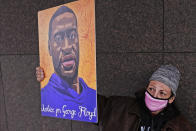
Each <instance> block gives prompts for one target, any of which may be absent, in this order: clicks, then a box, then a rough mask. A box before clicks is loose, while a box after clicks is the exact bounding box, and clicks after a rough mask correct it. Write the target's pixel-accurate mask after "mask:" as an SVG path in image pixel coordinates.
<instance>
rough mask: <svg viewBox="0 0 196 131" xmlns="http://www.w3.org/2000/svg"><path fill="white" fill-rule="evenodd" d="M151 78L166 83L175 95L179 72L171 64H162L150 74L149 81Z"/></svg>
mask: <svg viewBox="0 0 196 131" xmlns="http://www.w3.org/2000/svg"><path fill="white" fill-rule="evenodd" d="M151 80H155V81H159V82H161V83H163V84H165V85H167V86H168V87H169V88H171V90H172V92H173V94H174V95H175V96H176V91H177V89H178V85H179V80H180V72H179V70H178V69H177V68H176V67H174V66H172V65H162V66H161V67H159V68H158V69H157V70H156V71H155V72H154V73H153V74H152V76H151V78H150V81H151Z"/></svg>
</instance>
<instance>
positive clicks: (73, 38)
mask: <svg viewBox="0 0 196 131" xmlns="http://www.w3.org/2000/svg"><path fill="white" fill-rule="evenodd" d="M76 37H77V33H76V32H75V31H72V32H71V33H70V35H69V39H70V40H75V39H76Z"/></svg>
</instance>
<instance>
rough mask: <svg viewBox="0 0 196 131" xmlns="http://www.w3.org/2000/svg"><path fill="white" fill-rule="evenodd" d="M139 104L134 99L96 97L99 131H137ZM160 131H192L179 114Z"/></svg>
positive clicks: (139, 120)
mask: <svg viewBox="0 0 196 131" xmlns="http://www.w3.org/2000/svg"><path fill="white" fill-rule="evenodd" d="M141 114H142V113H141V104H140V103H139V102H138V100H137V99H136V98H133V97H125V96H112V97H109V98H106V97H104V96H101V95H99V96H98V116H99V126H100V129H101V131H138V130H139V128H140V124H141ZM161 131H192V129H191V126H190V124H189V123H188V121H187V120H186V119H185V118H184V117H183V116H182V115H180V114H178V115H176V116H175V117H173V118H172V119H169V120H168V121H167V122H166V124H164V126H163V127H162V128H161Z"/></svg>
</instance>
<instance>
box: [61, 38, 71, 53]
mask: <svg viewBox="0 0 196 131" xmlns="http://www.w3.org/2000/svg"><path fill="white" fill-rule="evenodd" d="M61 48H62V50H65V49H68V48H70V44H69V41H68V38H67V36H65V37H64V41H63V44H62V47H61Z"/></svg>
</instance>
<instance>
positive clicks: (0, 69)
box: [0, 63, 9, 131]
mask: <svg viewBox="0 0 196 131" xmlns="http://www.w3.org/2000/svg"><path fill="white" fill-rule="evenodd" d="M0 71H1V72H0V73H1V74H0V76H1V78H0V79H1V81H2V90H3V98H4V100H3V104H4V105H5V108H4V109H5V121H6V128H7V130H8V131H9V128H8V120H7V110H6V104H5V90H4V86H3V85H4V84H3V74H2V68H1V63H0Z"/></svg>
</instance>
